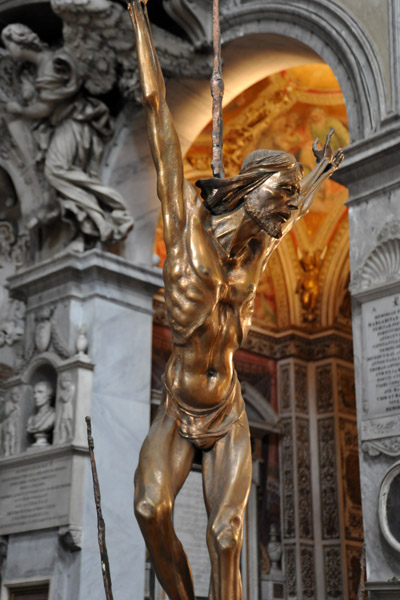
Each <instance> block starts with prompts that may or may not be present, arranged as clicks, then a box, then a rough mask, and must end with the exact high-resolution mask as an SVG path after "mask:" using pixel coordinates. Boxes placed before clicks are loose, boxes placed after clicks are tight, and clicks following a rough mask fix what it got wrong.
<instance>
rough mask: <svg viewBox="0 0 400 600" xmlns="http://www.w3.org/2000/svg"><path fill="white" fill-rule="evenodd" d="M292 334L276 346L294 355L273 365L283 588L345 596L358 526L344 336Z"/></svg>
mask: <svg viewBox="0 0 400 600" xmlns="http://www.w3.org/2000/svg"><path fill="white" fill-rule="evenodd" d="M291 338H292V340H291V343H290V344H288V343H287V342H286V344H282V346H283V349H284V350H285V352H290V354H292V355H294V356H292V357H290V358H284V357H282V358H281V360H280V361H279V367H278V396H279V407H280V414H281V421H282V430H283V431H282V433H283V438H282V443H281V478H282V482H281V485H282V539H283V544H284V556H285V561H284V562H285V569H284V571H285V575H286V593H287V597H288V598H289V599H290V598H293V599H295V598H296V600H300V599H302V600H305V599H310V600H311V599H315V600H317V599H320V598H324V599H326V600H333V599H335V598H342V597H346V598H349V599H351V600H352V599H353V598H355V596H354V595H353V594H352V593H351V592H350V585H349V584H348V581H347V579H348V578H349V580H350V579H351V578H352V574H351V573H350V574H349V577H348V578H347V577H346V575H345V573H347V570H350V569H351V568H353V567H352V566H351V564H352V563H351V558H352V554H351V553H352V552H353V554H354V553H356V554H357V560H358V561H359V555H360V553H361V540H362V527H361V507H360V502H359V499H357V477H358V471H357V466H356V467H354V464H353V463H354V460H353V461H352V459H354V458H355V460H357V443H356V440H357V428H356V418H355V406H354V380H353V373H352V363H351V339H350V338H349V337H348V336H345V335H343V334H338V332H334V331H332V332H327V333H326V334H324V335H319V336H316V335H314V336H304V337H303V336H291ZM339 356H341V357H342V358H338V357H339ZM300 357H302V358H300ZM351 468H353V471H354V470H355V472H353V471H352V473H351V477H354V485H355V488H354V489H355V491H354V490H353V488H352V489H351V490H350V489H349V486H350V484H351V481H352V480H351V479H349V470H350V469H351ZM358 490H359V488H358ZM357 500H358V502H357ZM341 515H342V516H341ZM360 528H361V531H360ZM346 557H347V558H346ZM358 564H359V562H358ZM354 577H355V579H356V585H358V578H359V573H356V574H355V575H354ZM354 577H353V579H354ZM353 579H351V581H353Z"/></svg>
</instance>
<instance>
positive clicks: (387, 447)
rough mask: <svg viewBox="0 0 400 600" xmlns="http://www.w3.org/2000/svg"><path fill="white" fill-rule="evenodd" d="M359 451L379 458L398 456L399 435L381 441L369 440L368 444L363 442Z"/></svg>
mask: <svg viewBox="0 0 400 600" xmlns="http://www.w3.org/2000/svg"><path fill="white" fill-rule="evenodd" d="M361 449H362V451H363V452H365V453H366V454H369V456H372V457H375V456H379V455H380V454H384V455H386V456H400V435H396V436H393V437H388V438H384V439H381V440H369V441H368V442H363V443H362V445H361Z"/></svg>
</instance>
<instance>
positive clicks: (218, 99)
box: [211, 0, 225, 177]
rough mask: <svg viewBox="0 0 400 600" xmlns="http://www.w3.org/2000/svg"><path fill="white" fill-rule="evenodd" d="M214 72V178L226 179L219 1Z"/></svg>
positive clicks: (215, 19)
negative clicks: (223, 150) (223, 151)
mask: <svg viewBox="0 0 400 600" xmlns="http://www.w3.org/2000/svg"><path fill="white" fill-rule="evenodd" d="M213 51H214V61H213V72H212V76H211V95H212V99H213V102H212V134H211V138H212V161H211V168H212V171H213V175H214V177H225V169H224V162H223V154H222V145H223V123H222V98H223V96H224V80H223V77H222V61H221V29H220V23H219V0H213Z"/></svg>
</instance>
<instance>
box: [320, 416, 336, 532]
mask: <svg viewBox="0 0 400 600" xmlns="http://www.w3.org/2000/svg"><path fill="white" fill-rule="evenodd" d="M318 450H319V453H318V454H319V484H320V490H321V528H322V539H324V540H334V539H338V538H339V537H340V524H339V498H338V482H337V465H336V453H337V449H336V439H335V420H334V418H333V417H329V418H328V419H319V420H318Z"/></svg>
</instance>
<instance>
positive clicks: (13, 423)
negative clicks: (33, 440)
mask: <svg viewBox="0 0 400 600" xmlns="http://www.w3.org/2000/svg"><path fill="white" fill-rule="evenodd" d="M20 400H21V394H20V391H19V390H18V388H16V389H13V390H11V391H10V392H9V393H8V397H7V399H6V402H5V406H4V420H3V427H2V429H3V435H2V453H3V454H4V456H12V455H14V454H16V453H17V452H18V451H19V449H20V439H19V426H20V413H21V411H20Z"/></svg>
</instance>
